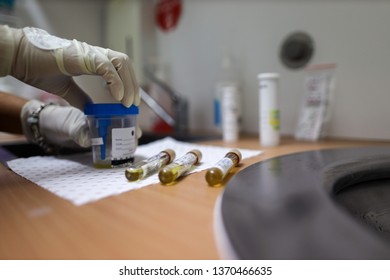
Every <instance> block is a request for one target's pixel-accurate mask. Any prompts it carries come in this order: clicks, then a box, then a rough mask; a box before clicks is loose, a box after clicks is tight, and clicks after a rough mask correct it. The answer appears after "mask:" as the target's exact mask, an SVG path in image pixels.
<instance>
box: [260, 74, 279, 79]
mask: <svg viewBox="0 0 390 280" xmlns="http://www.w3.org/2000/svg"><path fill="white" fill-rule="evenodd" d="M279 77H280V75H279V74H278V73H260V74H259V75H257V78H258V79H259V80H260V79H279Z"/></svg>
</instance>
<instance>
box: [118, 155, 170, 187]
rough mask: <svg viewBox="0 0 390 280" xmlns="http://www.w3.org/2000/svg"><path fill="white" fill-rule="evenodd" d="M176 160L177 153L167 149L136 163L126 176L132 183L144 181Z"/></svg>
mask: <svg viewBox="0 0 390 280" xmlns="http://www.w3.org/2000/svg"><path fill="white" fill-rule="evenodd" d="M174 158H175V152H174V151H173V150H171V149H166V150H164V151H161V152H160V153H158V154H157V155H154V156H152V157H150V158H148V159H146V160H142V161H140V162H139V163H136V164H135V165H134V166H130V167H128V168H126V171H125V176H126V178H127V180H129V181H131V182H133V181H138V180H141V179H144V178H145V177H147V176H150V175H152V174H154V173H156V172H157V171H158V170H159V169H160V168H161V167H164V166H166V165H167V164H169V163H170V162H172V161H173V160H174Z"/></svg>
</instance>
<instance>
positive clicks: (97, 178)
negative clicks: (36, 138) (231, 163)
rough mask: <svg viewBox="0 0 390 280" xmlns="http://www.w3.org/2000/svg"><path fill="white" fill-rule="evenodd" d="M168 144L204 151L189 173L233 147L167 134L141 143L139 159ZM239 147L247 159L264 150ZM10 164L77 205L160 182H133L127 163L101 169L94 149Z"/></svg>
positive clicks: (149, 179) (155, 179) (154, 178)
mask: <svg viewBox="0 0 390 280" xmlns="http://www.w3.org/2000/svg"><path fill="white" fill-rule="evenodd" d="M167 148H169V149H172V150H174V151H175V152H176V158H179V157H181V156H183V155H184V154H186V153H187V152H189V151H190V150H192V149H199V150H200V151H201V152H202V155H203V157H202V161H201V162H200V164H199V165H197V166H195V168H194V169H192V170H191V171H190V172H189V173H193V172H199V171H202V170H204V169H207V168H209V167H211V166H212V165H214V164H215V163H216V162H217V161H218V160H219V159H221V158H222V157H223V156H224V155H225V154H226V153H227V152H228V151H229V150H230V149H231V148H226V147H216V146H208V145H197V144H193V143H186V142H180V141H177V140H175V139H173V138H170V137H167V138H164V139H161V140H157V141H154V142H152V143H148V144H145V145H140V146H139V147H137V150H136V153H135V162H138V161H139V160H142V159H146V158H149V157H151V156H153V155H155V154H158V153H159V152H161V151H162V150H164V149H167ZM239 150H240V152H241V154H242V158H243V159H245V158H249V157H253V156H256V155H260V154H261V153H262V152H261V151H259V150H247V149H239ZM7 164H8V166H9V168H11V169H12V170H13V171H14V172H15V173H17V174H19V175H20V176H22V177H24V178H26V179H28V180H30V181H32V182H34V183H35V184H37V185H39V186H41V187H43V188H45V189H46V190H48V191H50V192H52V193H54V194H56V195H58V196H60V197H62V198H64V199H67V200H69V201H71V202H72V203H73V204H75V205H83V204H86V203H89V202H93V201H97V200H99V199H102V198H105V197H108V196H112V195H117V194H121V193H123V192H127V191H130V190H135V189H139V188H142V187H145V186H148V185H151V184H155V183H158V182H159V179H158V175H157V174H154V175H151V176H149V177H147V178H145V179H143V180H140V181H137V182H129V181H128V180H127V179H126V177H125V168H124V167H122V168H110V169H97V168H95V167H93V166H92V154H91V153H84V154H76V155H69V156H35V157H29V158H18V159H14V160H10V161H8V162H7Z"/></svg>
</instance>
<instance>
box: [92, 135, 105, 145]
mask: <svg viewBox="0 0 390 280" xmlns="http://www.w3.org/2000/svg"><path fill="white" fill-rule="evenodd" d="M91 145H92V146H100V145H103V138H102V137H99V138H92V139H91Z"/></svg>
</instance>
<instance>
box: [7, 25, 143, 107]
mask: <svg viewBox="0 0 390 280" xmlns="http://www.w3.org/2000/svg"><path fill="white" fill-rule="evenodd" d="M83 74H87V75H99V76H101V77H102V78H103V79H104V80H105V81H106V83H107V86H108V89H109V92H110V93H111V95H112V96H113V97H114V99H115V100H117V101H120V102H121V103H122V104H123V105H125V106H126V107H129V106H130V105H131V104H133V103H134V104H135V105H139V103H140V96H139V87H138V83H137V81H136V78H135V74H134V70H133V67H132V65H131V62H130V59H129V57H128V56H127V55H125V54H123V53H120V52H115V51H112V50H110V49H103V48H100V47H95V46H91V45H88V44H86V43H82V42H79V41H77V40H66V39H62V38H58V37H55V36H52V35H50V34H48V33H47V32H46V31H44V30H41V29H38V28H32V27H25V28H23V29H14V28H10V27H8V26H0V76H6V75H12V76H14V77H15V78H17V79H19V80H21V81H23V82H25V83H27V84H29V85H32V86H34V87H37V88H40V89H43V90H45V91H48V92H50V93H54V94H56V95H58V96H61V97H63V98H64V99H65V100H67V101H68V102H69V103H70V104H71V105H73V106H76V107H78V108H80V109H82V108H83V107H84V104H85V103H86V102H88V101H89V98H88V96H87V95H86V94H85V93H84V92H83V90H81V89H80V88H79V87H78V86H77V84H76V83H75V82H74V80H73V79H72V76H78V75H83Z"/></svg>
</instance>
